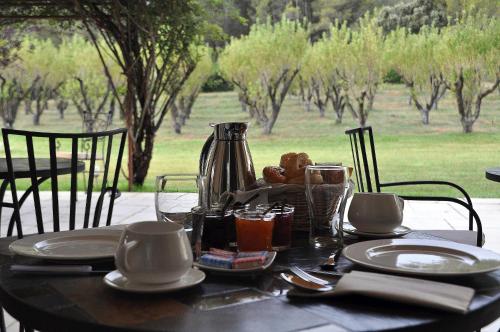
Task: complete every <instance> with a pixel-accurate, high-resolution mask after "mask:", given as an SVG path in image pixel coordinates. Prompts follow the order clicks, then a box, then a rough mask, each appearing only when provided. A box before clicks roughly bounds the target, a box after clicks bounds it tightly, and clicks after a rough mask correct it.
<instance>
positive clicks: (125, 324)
mask: <svg viewBox="0 0 500 332" xmlns="http://www.w3.org/2000/svg"><path fill="white" fill-rule="evenodd" d="M457 232H460V231H448V233H450V234H452V235H453V236H454V238H455V239H456V238H457V237H460V236H457V234H460V233H457ZM463 234H464V235H465V234H466V232H463ZM438 236H439V237H440V238H441V239H443V238H446V232H443V231H441V233H439V234H438ZM406 237H407V238H423V239H436V237H435V236H433V235H432V232H431V231H419V232H412V233H410V234H408V235H406ZM472 238H474V235H473V236H472ZM12 240H13V239H9V238H6V239H2V240H0V263H1V264H2V267H1V268H0V302H1V303H2V306H3V307H4V308H5V309H6V310H7V311H8V312H9V313H10V314H11V315H12V316H13V317H14V318H17V319H21V320H22V321H23V322H24V323H26V324H27V325H28V326H30V327H33V328H35V329H37V330H44V331H118V330H120V331H123V330H141V331H166V330H169V331H170V330H172V331H198V330H203V331H273V332H279V331H292V330H293V331H296V330H302V329H315V328H320V329H321V331H367V330H369V331H387V330H391V331H402V330H405V331H417V330H418V331H439V332H442V331H473V330H477V329H479V328H480V327H482V326H484V325H487V324H488V323H490V322H492V321H494V320H495V319H496V318H497V317H498V316H500V270H499V271H496V272H491V273H488V274H483V275H477V276H473V277H462V278H453V279H449V278H447V279H446V280H445V282H450V283H455V284H460V285H466V286H469V287H473V288H475V289H476V295H475V296H474V299H473V301H472V303H471V306H470V311H469V313H467V314H466V315H460V314H452V313H446V312H440V311H437V310H433V309H428V308H421V307H416V306H409V305H401V304H397V303H392V302H387V301H382V300H376V299H370V298H366V297H362V296H354V295H353V296H347V297H341V298H330V299H324V300H318V299H300V300H298V299H293V298H287V297H286V293H287V292H288V290H289V289H290V288H291V286H289V285H288V284H286V283H285V282H283V281H282V280H280V279H279V277H278V272H280V271H283V270H286V269H288V267H289V266H290V264H292V263H293V264H297V265H299V266H301V267H305V268H312V267H316V266H317V265H318V263H320V262H322V261H323V260H324V259H326V258H327V257H328V256H329V254H330V251H329V250H319V249H313V248H309V247H294V248H292V249H291V250H289V251H286V252H283V253H279V254H278V257H277V259H276V261H275V263H274V264H273V267H272V270H270V271H266V272H264V273H262V274H260V275H255V276H246V277H243V276H239V277H235V276H224V275H217V274H207V278H206V280H205V281H204V282H203V283H202V284H200V285H198V286H195V287H193V288H191V289H187V290H182V291H178V292H175V293H167V294H155V295H140V294H130V293H122V292H119V291H116V290H113V289H110V288H108V287H107V286H106V285H105V284H104V282H103V281H102V276H83V277H80V276H42V275H40V276H33V275H16V274H13V273H12V272H10V270H9V265H10V264H11V263H13V262H17V263H35V262H36V261H35V260H33V259H29V258H23V257H18V256H11V255H10V254H9V252H8V245H9V243H10V242H11V241H12ZM109 264H112V262H101V263H99V264H96V267H101V268H102V267H106V266H107V267H110V266H109ZM337 269H338V270H339V271H349V270H351V269H357V270H363V269H362V268H360V267H358V266H354V265H353V264H352V263H350V262H349V261H348V260H346V259H345V258H343V257H341V258H340V260H339V263H338V267H337Z"/></svg>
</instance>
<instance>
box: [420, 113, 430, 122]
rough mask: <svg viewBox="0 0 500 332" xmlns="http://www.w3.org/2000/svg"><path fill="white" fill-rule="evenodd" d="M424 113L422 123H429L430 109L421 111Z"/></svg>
mask: <svg viewBox="0 0 500 332" xmlns="http://www.w3.org/2000/svg"><path fill="white" fill-rule="evenodd" d="M420 114H421V115H422V124H424V125H428V124H429V110H423V111H422V112H420Z"/></svg>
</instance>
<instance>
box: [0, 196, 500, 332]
mask: <svg viewBox="0 0 500 332" xmlns="http://www.w3.org/2000/svg"><path fill="white" fill-rule="evenodd" d="M193 195H196V194H184V195H183V197H182V199H185V200H192V199H193V197H194V196H193ZM8 196H9V195H8V194H7V193H6V198H5V199H6V201H9V200H10V198H9V197H8ZM50 197H51V196H50V192H42V193H41V200H42V206H43V214H44V217H45V218H46V219H44V224H45V229H46V230H48V231H49V230H51V226H50V225H51V215H50V211H51V198H50ZM95 200H96V198H93V201H94V202H95ZM84 204H85V195H84V194H83V193H80V194H79V196H78V202H77V214H76V216H77V225H78V224H80V223H81V222H82V220H83V211H82V210H83V207H84ZM94 204H95V203H94ZM473 204H474V207H475V209H476V211H477V212H478V214H479V216H480V217H481V220H482V224H483V232H484V234H485V235H486V243H485V245H484V248H486V249H490V250H493V251H496V252H499V253H500V199H473ZM60 206H61V209H63V210H64V209H66V210H65V211H62V214H61V225H63V220H67V219H68V215H69V193H61V194H60ZM105 206H106V207H105V208H104V210H103V216H104V215H105V213H107V205H105ZM11 213H12V210H11V209H3V211H2V214H1V226H2V228H1V234H2V236H4V235H5V232H6V228H7V227H6V225H7V223H8V218H10V215H11ZM21 214H22V219H23V225H24V226H23V227H24V229H23V230H24V232H25V234H29V233H35V232H36V224H35V222H34V220H35V212H34V207H33V203H32V200H28V201H27V202H26V204H25V205H24V206H23V208H22V209H21ZM144 220H156V213H155V206H154V193H122V195H121V197H119V198H118V199H117V200H116V201H115V208H114V211H113V222H112V223H113V224H127V223H132V222H136V221H144ZM403 224H404V225H406V226H408V227H410V228H414V229H467V225H468V214H467V210H465V209H464V208H462V207H459V206H457V205H456V204H452V203H445V202H408V201H407V202H405V211H404V220H403ZM66 227H67V226H66ZM61 229H64V226H61ZM6 323H7V325H8V331H17V324H16V323H15V321H14V320H13V319H12V318H11V317H9V316H8V315H7V317H6ZM499 330H500V319H499V320H497V321H496V322H494V323H493V324H491V325H489V326H488V327H485V328H483V329H482V331H483V332H497V331H499Z"/></svg>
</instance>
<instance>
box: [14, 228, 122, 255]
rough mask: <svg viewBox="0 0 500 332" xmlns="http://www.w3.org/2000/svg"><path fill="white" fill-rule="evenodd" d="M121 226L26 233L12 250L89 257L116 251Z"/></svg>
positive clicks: (34, 253)
mask: <svg viewBox="0 0 500 332" xmlns="http://www.w3.org/2000/svg"><path fill="white" fill-rule="evenodd" d="M121 234H122V230H120V229H117V228H107V227H106V228H88V229H80V230H75V231H64V232H57V233H46V234H39V235H33V236H27V237H24V238H22V239H19V240H16V241H14V242H12V243H11V244H10V246H9V249H10V251H11V252H13V253H15V254H18V255H21V256H28V257H34V258H40V259H50V260H89V259H104V258H111V257H113V256H114V255H115V251H116V247H117V245H118V242H119V241H120V237H121Z"/></svg>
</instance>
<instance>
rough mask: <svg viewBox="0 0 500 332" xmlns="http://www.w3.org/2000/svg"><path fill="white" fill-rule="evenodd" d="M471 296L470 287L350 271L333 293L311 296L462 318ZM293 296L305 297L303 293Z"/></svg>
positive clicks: (472, 292)
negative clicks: (364, 299) (354, 297)
mask: <svg viewBox="0 0 500 332" xmlns="http://www.w3.org/2000/svg"><path fill="white" fill-rule="evenodd" d="M474 292H475V291H474V289H472V288H470V287H464V286H457V285H453V284H448V283H443V282H437V281H429V280H422V279H415V278H407V277H399V276H394V275H387V274H379V273H372V272H361V271H352V272H350V273H346V274H345V275H344V276H343V277H342V278H341V279H340V280H339V281H338V283H337V285H336V286H335V289H334V290H333V291H330V292H321V293H320V292H317V293H314V295H315V296H317V297H327V296H339V295H345V294H361V295H366V296H369V297H374V298H381V299H386V300H392V301H395V302H402V303H407V304H412V305H419V306H424V307H430V308H436V309H441V310H445V311H450V312H456V313H462V314H464V313H466V312H467V310H468V308H469V304H470V302H471V300H472V297H473V296H474ZM308 294H311V293H308ZM290 295H292V296H293V295H294V294H293V293H292V294H290ZM296 295H298V296H305V294H304V293H302V294H300V295H299V294H296Z"/></svg>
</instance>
